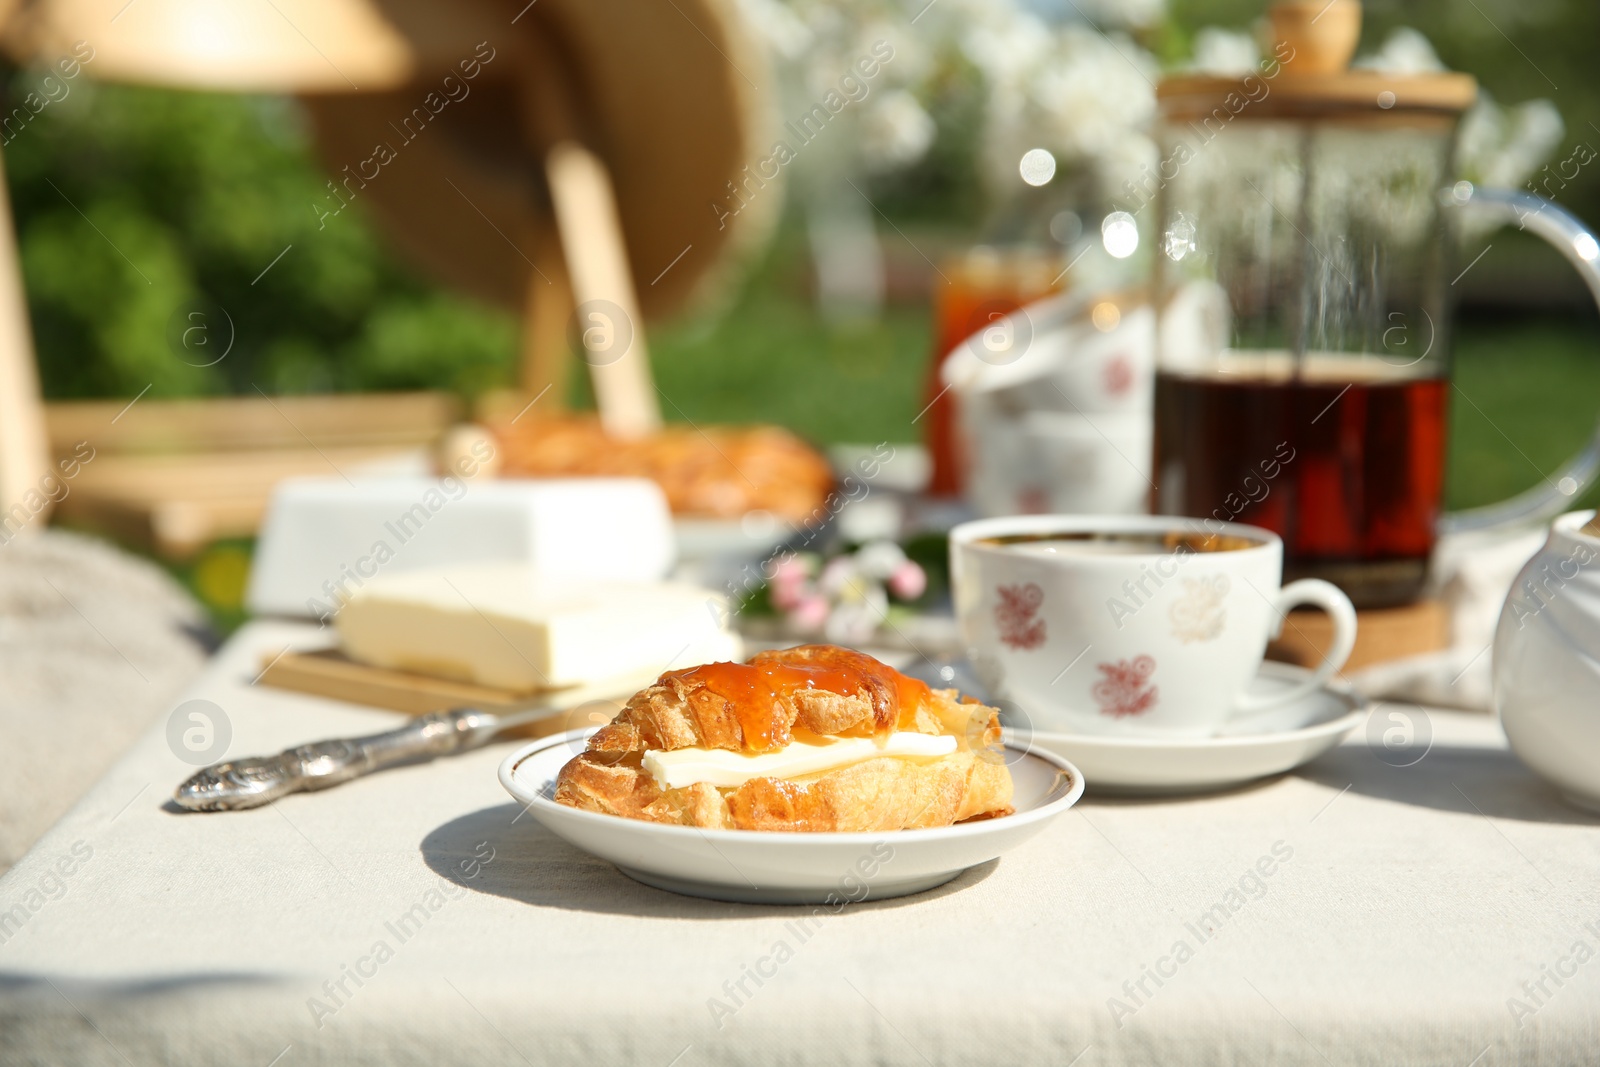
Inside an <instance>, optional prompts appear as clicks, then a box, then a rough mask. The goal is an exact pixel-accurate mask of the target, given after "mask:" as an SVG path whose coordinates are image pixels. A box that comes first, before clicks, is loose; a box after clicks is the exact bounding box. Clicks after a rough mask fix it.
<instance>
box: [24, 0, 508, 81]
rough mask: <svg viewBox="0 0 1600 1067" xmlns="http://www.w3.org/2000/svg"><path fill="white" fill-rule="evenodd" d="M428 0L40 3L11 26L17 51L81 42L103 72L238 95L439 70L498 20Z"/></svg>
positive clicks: (61, 50)
mask: <svg viewBox="0 0 1600 1067" xmlns="http://www.w3.org/2000/svg"><path fill="white" fill-rule="evenodd" d="M491 14H492V10H491V9H490V8H489V7H486V6H481V5H476V4H470V3H463V4H436V3H427V2H424V0H411V2H406V3H395V2H392V0H35V2H31V3H28V2H24V3H22V4H21V5H19V7H18V9H17V12H16V14H15V16H14V17H13V20H12V22H11V24H10V25H9V26H8V27H7V28H6V33H5V37H6V42H5V43H6V49H7V51H8V52H10V53H11V54H12V55H13V56H14V57H16V58H19V59H23V60H27V59H31V58H43V59H50V58H54V57H55V56H57V55H63V54H66V53H68V52H69V51H71V49H72V47H73V45H74V44H75V43H77V42H79V41H83V42H86V43H87V44H88V45H89V46H90V47H92V48H93V49H94V64H93V67H92V72H93V74H94V76H95V77H97V78H101V79H104V80H107V81H124V82H136V83H141V84H147V85H170V86H177V87H182V88H191V89H218V90H232V91H237V92H280V93H281V92H356V91H366V90H370V89H383V88H390V87H393V86H395V85H399V84H402V83H404V82H405V81H406V80H407V79H409V78H412V77H415V76H417V75H419V74H421V73H423V72H426V71H429V70H434V69H443V68H445V67H448V66H449V65H450V64H452V63H454V62H455V61H456V59H457V58H458V57H459V56H461V55H463V54H470V53H471V51H472V46H473V45H474V44H476V43H477V42H479V41H482V40H485V39H486V38H487V37H489V36H490V35H491V34H494V33H503V32H504V30H505V25H504V20H498V19H492V18H491Z"/></svg>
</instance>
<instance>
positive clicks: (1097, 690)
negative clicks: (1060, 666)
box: [1090, 656, 1160, 719]
mask: <svg viewBox="0 0 1600 1067" xmlns="http://www.w3.org/2000/svg"><path fill="white" fill-rule="evenodd" d="M1095 667H1096V669H1097V670H1098V671H1099V672H1100V673H1101V674H1103V675H1105V677H1103V678H1101V679H1100V680H1099V681H1098V682H1096V683H1095V684H1094V688H1093V689H1091V690H1090V693H1091V695H1093V697H1094V699H1095V701H1096V702H1098V703H1099V705H1100V714H1102V715H1109V716H1111V717H1112V718H1114V719H1121V718H1126V717H1127V716H1129V715H1142V714H1144V713H1145V712H1147V711H1149V710H1150V709H1151V708H1153V707H1155V706H1156V699H1157V697H1158V696H1159V694H1160V688H1159V687H1158V686H1154V685H1149V684H1148V683H1149V681H1150V676H1151V675H1152V674H1154V673H1155V672H1156V661H1155V659H1154V658H1153V657H1151V656H1135V657H1134V658H1133V659H1131V660H1128V659H1122V660H1118V661H1117V662H1115V663H1099V664H1096V665H1095Z"/></svg>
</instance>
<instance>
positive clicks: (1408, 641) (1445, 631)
mask: <svg viewBox="0 0 1600 1067" xmlns="http://www.w3.org/2000/svg"><path fill="white" fill-rule="evenodd" d="M1356 620H1357V627H1358V628H1357V630H1356V647H1355V649H1354V650H1353V651H1351V653H1350V660H1349V662H1348V663H1346V664H1345V666H1344V671H1343V672H1342V673H1344V674H1349V673H1350V672H1351V671H1358V670H1360V669H1361V668H1362V667H1370V666H1372V665H1373V664H1374V663H1385V662H1387V661H1389V660H1395V659H1404V658H1405V657H1407V656H1420V655H1422V654H1423V653H1425V652H1438V651H1441V650H1443V649H1446V648H1449V647H1450V613H1449V611H1448V610H1447V609H1446V608H1445V606H1444V605H1443V604H1441V603H1439V602H1438V601H1437V600H1423V601H1419V602H1418V603H1415V604H1407V605H1404V606H1403V607H1398V608H1366V609H1363V610H1361V611H1358V612H1356ZM1332 643H1333V622H1332V621H1331V620H1330V619H1329V618H1328V616H1327V614H1325V613H1324V612H1321V611H1318V610H1316V609H1315V608H1297V609H1296V610H1294V611H1291V612H1289V618H1288V620H1287V621H1286V622H1285V623H1284V624H1283V633H1282V634H1281V635H1280V636H1279V637H1278V639H1277V640H1275V641H1273V642H1272V644H1271V645H1269V646H1268V648H1267V658H1268V659H1275V660H1281V661H1282V662H1284V663H1296V664H1299V665H1300V666H1302V667H1314V666H1316V665H1317V663H1319V662H1321V660H1322V656H1323V653H1324V651H1325V650H1326V649H1327V648H1328V646H1329V645H1331V644H1332Z"/></svg>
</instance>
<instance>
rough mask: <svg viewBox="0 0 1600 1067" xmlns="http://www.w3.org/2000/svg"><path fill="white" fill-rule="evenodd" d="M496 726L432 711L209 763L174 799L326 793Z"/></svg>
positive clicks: (248, 800) (183, 802)
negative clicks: (374, 730) (383, 727)
mask: <svg viewBox="0 0 1600 1067" xmlns="http://www.w3.org/2000/svg"><path fill="white" fill-rule="evenodd" d="M498 727H499V723H498V721H497V720H496V719H495V717H494V716H493V715H490V714H488V713H486V712H482V711H470V710H463V711H437V712H431V713H429V714H427V715H421V716H418V717H417V718H415V719H413V720H411V721H410V722H408V723H406V724H405V725H404V726H402V727H400V728H399V729H396V730H387V731H385V732H383V733H381V734H368V735H367V736H366V737H348V738H335V739H333V740H329V741H313V742H312V743H311V744H309V745H300V746H299V747H297V748H291V749H289V750H287V751H285V752H280V753H279V754H278V755H276V756H256V757H251V758H248V759H237V760H228V761H226V762H224V763H216V764H212V765H211V766H210V767H207V768H205V769H204V770H202V771H200V772H199V773H197V774H195V775H194V776H193V777H191V778H189V780H188V781H186V782H184V783H183V784H182V785H180V786H179V787H178V788H177V791H176V792H174V793H173V795H172V799H173V800H175V801H176V802H177V803H178V804H179V805H180V806H182V807H185V808H188V809H189V810H190V811H239V810H241V809H244V808H255V807H260V806H261V805H263V804H270V803H272V802H273V801H274V800H277V799H278V798H279V797H282V796H288V795H289V794H290V793H299V792H302V791H308V790H312V789H327V788H329V787H331V786H336V785H339V784H340V783H341V782H348V781H349V780H350V779H352V778H359V777H361V776H362V775H364V774H370V773H372V772H373V771H376V770H381V769H382V768H384V767H392V766H394V765H395V764H397V763H406V762H409V761H411V760H426V759H432V758H433V757H435V756H443V755H446V754H448V753H452V752H461V751H464V750H466V749H469V748H475V747H477V746H478V745H480V744H482V743H483V742H484V741H487V740H488V739H489V738H490V737H491V736H493V734H494V732H495V730H496V729H497V728H498Z"/></svg>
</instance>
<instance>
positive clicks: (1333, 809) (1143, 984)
mask: <svg viewBox="0 0 1600 1067" xmlns="http://www.w3.org/2000/svg"><path fill="white" fill-rule="evenodd" d="M312 635H314V630H312V628H310V627H296V626H290V625H286V624H272V623H256V624H252V625H250V626H247V627H246V628H245V629H244V630H242V631H241V632H240V633H239V634H238V635H237V636H235V637H234V639H233V640H232V641H231V642H230V643H229V644H228V645H227V646H226V647H225V648H224V649H223V650H222V652H221V653H219V654H218V656H217V657H216V658H215V660H214V661H213V662H212V664H211V666H210V668H209V669H208V671H207V672H206V673H205V675H204V676H203V677H202V678H201V679H200V681H199V682H198V683H197V684H196V685H195V686H194V688H193V689H192V690H191V691H190V692H189V693H188V694H187V695H186V697H185V699H186V700H189V699H204V700H209V701H212V702H214V703H215V704H216V705H218V706H219V707H220V708H222V709H223V711H224V712H225V713H226V716H227V719H228V723H229V725H230V727H231V735H232V736H231V741H230V742H229V746H228V749H227V751H228V753H229V754H232V755H247V754H257V753H269V752H276V751H278V750H280V749H282V748H285V747H288V746H290V745H293V744H298V743H302V742H305V741H310V740H313V739H318V738H322V737H328V736H341V735H348V734H356V733H364V732H371V731H375V730H379V729H383V728H385V727H387V726H390V725H393V724H395V723H396V722H398V721H399V717H398V716H395V715H393V714H389V713H385V712H379V711H374V710H370V709H363V708H359V707H356V706H353V705H346V704H340V703H336V702H332V701H327V700H320V699H315V698H311V697H306V696H300V695H295V694H292V693H285V692H278V691H274V690H270V689H265V688H255V687H252V686H251V685H250V682H251V679H252V678H253V677H254V675H255V674H256V673H257V671H258V669H259V664H260V662H261V659H262V656H263V654H269V655H270V654H271V653H272V652H274V651H275V650H277V649H280V648H282V647H284V644H285V643H286V642H288V641H298V640H304V639H307V638H308V637H309V636H312ZM1426 721H1427V722H1428V724H1429V726H1430V727H1431V732H1432V747H1431V749H1429V750H1428V751H1427V754H1426V755H1425V756H1424V757H1423V758H1422V759H1420V761H1418V762H1416V763H1415V764H1414V765H1413V766H1409V767H1403V768H1402V767H1394V766H1390V765H1389V764H1388V763H1385V762H1384V761H1383V760H1381V759H1379V758H1378V756H1377V755H1376V754H1375V752H1374V751H1373V750H1372V749H1370V748H1369V747H1368V746H1367V744H1366V740H1365V736H1364V733H1363V732H1362V731H1357V732H1356V733H1355V734H1354V735H1352V737H1351V738H1350V740H1349V741H1347V743H1346V744H1344V745H1343V746H1342V747H1340V748H1339V749H1337V750H1335V751H1334V752H1332V753H1330V754H1329V755H1327V756H1325V757H1324V758H1322V759H1321V760H1319V761H1318V762H1316V763H1314V764H1312V765H1310V766H1308V767H1306V768H1303V769H1302V770H1301V771H1300V772H1298V773H1295V774H1290V775H1287V776H1284V777H1281V778H1278V779H1275V780H1272V781H1269V782H1265V783H1262V784H1259V785H1256V786H1253V787H1249V788H1244V789H1238V790H1233V791H1229V792H1224V793H1219V794H1214V795H1210V796H1205V797H1198V798H1191V799H1181V800H1111V799H1097V798H1095V797H1094V795H1093V792H1092V788H1093V785H1092V783H1091V784H1090V787H1091V793H1090V795H1089V796H1088V797H1087V798H1086V799H1085V800H1084V801H1083V802H1082V803H1080V804H1079V805H1078V807H1077V808H1076V809H1074V810H1073V811H1071V812H1069V813H1068V814H1067V815H1066V816H1064V817H1063V818H1061V819H1060V820H1058V821H1057V822H1056V823H1055V824H1053V825H1052V826H1051V827H1049V828H1048V829H1047V830H1046V831H1045V832H1043V833H1042V834H1040V835H1039V836H1038V837H1036V838H1034V839H1033V840H1032V841H1030V842H1029V843H1028V844H1027V845H1025V846H1024V847H1022V848H1020V849H1018V850H1016V851H1015V852H1013V853H1011V854H1008V855H1007V856H1005V857H1004V858H1002V859H1000V860H999V861H997V862H994V863H990V864H987V865H985V866H983V867H980V868H977V869H974V870H971V871H969V872H967V873H966V874H965V875H962V876H961V877H959V878H958V879H956V880H955V881H954V882H952V883H950V884H949V885H947V886H945V887H943V888H941V889H938V890H934V891H932V892H929V893H926V894H923V895H920V896H916V897H910V898H905V899H901V900H889V901H884V902H881V903H871V902H868V903H859V904H849V905H846V906H842V907H840V908H838V909H837V910H835V909H829V908H826V907H824V908H822V909H821V910H820V911H818V912H817V915H818V918H816V919H815V920H813V921H811V922H809V923H807V924H805V925H803V926H802V925H797V924H796V920H797V919H799V918H800V917H802V916H803V915H807V914H810V913H811V912H812V911H813V909H811V908H794V907H766V906H748V905H738V904H722V903H713V902H709V901H702V900H696V899H691V898H687V897H680V896H675V895H673V894H670V893H666V892H662V891H659V890H655V889H649V888H646V887H644V886H642V885H638V884H636V883H634V882H632V881H630V880H629V879H627V878H626V877H624V876H623V875H621V874H619V873H618V872H617V871H616V870H615V869H614V868H612V867H610V866H608V865H607V864H605V863H602V862H600V861H598V860H595V859H592V858H590V857H588V856H587V855H585V854H583V853H581V852H579V851H577V850H576V849H574V848H573V847H571V846H569V845H567V844H565V843H564V842H562V841H560V840H559V839H557V838H555V837H554V836H552V835H551V834H550V833H548V832H547V831H545V830H544V829H542V828H541V827H540V826H538V825H537V824H536V823H535V822H534V821H533V819H532V818H531V817H524V818H520V819H519V818H517V816H518V814H519V808H518V807H517V805H515V804H514V803H513V802H512V801H511V800H510V798H509V797H507V796H506V795H505V794H504V793H503V792H502V791H501V789H500V786H499V784H498V782H497V780H496V777H495V769H496V766H497V765H498V763H499V762H500V760H501V759H502V758H503V757H504V756H505V754H506V753H507V752H509V751H510V750H511V745H510V744H497V745H494V746H491V747H490V748H488V749H484V750H480V751H477V752H473V753H469V754H466V755H464V756H460V757H457V758H453V759H445V760H441V761H437V762H434V763H430V764H425V765H418V766H412V767H407V768H403V769H399V770H394V771H390V772H386V773H383V774H379V775H376V776H374V777H371V778H368V779H363V780H361V781H358V782H355V783H352V784H349V785H346V786H343V787H340V788H337V789H334V790H331V791H329V792H325V793H317V794H302V795H299V796H294V797H291V798H288V799H287V800H285V801H282V802H280V803H278V804H276V805H274V806H271V807H268V808H263V809H259V810H255V811H249V812H241V813H233V814H217V815H188V814H181V813H178V812H177V811H175V810H172V809H171V808H169V807H168V806H166V799H167V797H168V796H169V795H170V792H171V790H172V788H173V787H174V786H175V785H176V784H177V783H178V782H179V781H181V780H182V779H183V778H184V777H186V776H187V775H188V774H189V773H190V771H191V770H192V769H193V768H192V767H190V766H189V765H188V764H186V763H184V762H183V761H182V760H181V759H179V758H178V757H177V756H176V755H175V754H174V751H173V749H172V747H170V746H169V742H168V735H167V726H166V723H165V722H162V723H160V724H158V725H157V727H155V728H154V729H152V730H151V732H150V733H149V734H147V735H146V736H145V737H143V738H142V739H141V740H140V741H139V742H138V743H137V744H136V745H135V746H134V748H133V749H132V750H131V751H129V752H128V754H127V755H126V757H125V758H124V759H123V760H122V761H121V762H120V763H118V764H117V765H116V766H115V767H114V768H113V769H112V770H111V772H110V773H108V774H107V775H106V776H105V777H104V778H103V779H102V780H101V781H100V782H99V783H98V784H96V785H95V786H94V788H93V789H92V790H91V791H90V792H89V793H88V795H87V796H86V798H85V799H84V800H83V802H82V803H80V804H79V805H78V806H77V807H76V808H75V809H74V810H73V811H72V812H71V813H70V814H69V815H68V816H67V817H66V818H65V819H63V820H62V821H61V822H60V823H59V824H58V825H57V826H56V827H55V828H54V829H52V830H51V831H50V832H49V833H48V834H47V835H46V836H45V837H44V838H43V839H42V840H41V841H40V842H39V843H38V845H37V846H36V847H35V848H34V849H33V851H32V852H31V853H29V854H28V856H27V857H26V858H24V859H23V860H22V862H20V863H19V864H18V865H17V866H16V867H15V868H14V869H13V870H12V871H11V872H10V873H9V874H8V875H7V877H6V878H5V879H4V880H3V881H0V909H3V911H0V1063H4V1064H8V1065H9V1064H30V1063H40V1064H44V1063H50V1064H58V1063H61V1064H65V1063H71V1064H83V1065H94V1064H117V1065H122V1067H126V1065H129V1064H135V1065H143V1064H181V1065H188V1064H230V1065H232V1064H242V1065H249V1067H269V1065H281V1067H294V1065H299V1064H307V1063H352V1064H367V1063H372V1064H413V1063H414V1064H428V1065H439V1064H454V1063H495V1064H508V1063H509V1064H517V1063H526V1064H585V1065H591V1064H620V1063H637V1064H645V1065H650V1067H669V1065H673V1067H692V1065H696V1064H733V1063H763V1064H765V1063H826V1064H856V1063H861V1064H867V1063H872V1064H955V1063H972V1064H1024V1063H1026V1064H1035V1063H1037V1064H1055V1065H1058V1067H1065V1065H1068V1064H1079V1065H1082V1067H1095V1065H1102V1064H1133V1063H1148V1064H1163V1065H1171V1064H1189V1063H1194V1064H1233V1063H1262V1064H1266V1063H1271V1064H1316V1065H1322V1067H1329V1065H1333V1067H1343V1065H1346V1064H1391V1065H1393V1064H1413V1063H1415V1064H1439V1065H1447V1067H1469V1065H1473V1067H1487V1065H1491V1064H1507V1063H1542V1064H1543V1063H1548V1064H1568V1063H1579V1062H1594V1060H1595V1059H1596V1058H1597V1057H1600V959H1597V958H1596V954H1597V953H1600V879H1597V877H1596V875H1597V872H1600V829H1597V820H1595V819H1593V818H1591V817H1589V816H1586V815H1584V814H1582V813H1580V812H1578V811H1575V810H1573V809H1571V808H1568V807H1566V806H1564V805H1563V804H1562V803H1561V802H1560V801H1559V800H1558V799H1557V798H1556V797H1555V795H1554V794H1553V793H1552V792H1551V791H1550V790H1549V789H1548V788H1547V787H1546V786H1544V785H1543V784H1542V783H1541V782H1540V781H1538V780H1537V779H1535V778H1534V777H1533V776H1532V775H1531V774H1530V773H1529V772H1528V771H1526V770H1525V769H1524V768H1523V767H1522V766H1521V765H1520V764H1518V763H1517V762H1516V760H1515V759H1514V758H1513V757H1512V756H1511V755H1510V754H1509V753H1508V752H1507V750H1506V749H1505V747H1504V740H1503V738H1502V736H1501V734H1500V731H1499V728H1498V727H1497V726H1496V725H1495V723H1494V722H1493V720H1491V719H1489V718H1487V717H1484V716H1475V715H1468V714H1462V713H1456V712H1446V711H1429V712H1427V713H1426ZM60 770H61V773H63V774H69V773H71V768H70V767H63V768H61V769H60ZM802 935H804V936H802Z"/></svg>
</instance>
